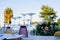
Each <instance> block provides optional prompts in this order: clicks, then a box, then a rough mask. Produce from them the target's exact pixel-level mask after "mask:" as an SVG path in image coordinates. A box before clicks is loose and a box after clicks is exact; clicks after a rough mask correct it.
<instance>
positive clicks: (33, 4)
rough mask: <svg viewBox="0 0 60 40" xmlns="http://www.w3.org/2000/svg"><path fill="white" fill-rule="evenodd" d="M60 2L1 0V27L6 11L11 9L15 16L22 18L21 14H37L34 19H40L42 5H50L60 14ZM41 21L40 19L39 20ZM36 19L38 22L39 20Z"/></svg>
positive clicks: (46, 0)
mask: <svg viewBox="0 0 60 40" xmlns="http://www.w3.org/2000/svg"><path fill="white" fill-rule="evenodd" d="M59 3H60V0H0V25H1V24H3V14H4V10H5V9H6V8H7V7H9V8H11V9H12V10H13V15H14V16H20V14H21V13H36V15H35V16H34V18H35V19H36V18H38V14H39V12H40V11H41V6H42V5H48V6H50V7H52V8H54V10H55V11H56V12H57V15H58V18H59V17H60V16H59V13H60V5H59ZM38 19H39V18H38ZM38 19H36V20H38Z"/></svg>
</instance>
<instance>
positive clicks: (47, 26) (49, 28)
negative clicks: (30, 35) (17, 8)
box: [36, 5, 58, 36]
mask: <svg viewBox="0 0 60 40" xmlns="http://www.w3.org/2000/svg"><path fill="white" fill-rule="evenodd" d="M41 9H42V11H41V12H40V17H41V18H43V19H44V20H47V22H46V21H45V22H43V23H42V24H38V25H37V26H36V31H37V32H36V33H37V35H45V36H48V35H49V36H52V35H54V33H55V32H56V31H57V26H58V24H57V23H56V22H55V21H54V19H56V17H57V16H56V12H55V11H54V9H53V8H51V7H49V6H45V5H43V6H42V8H41Z"/></svg>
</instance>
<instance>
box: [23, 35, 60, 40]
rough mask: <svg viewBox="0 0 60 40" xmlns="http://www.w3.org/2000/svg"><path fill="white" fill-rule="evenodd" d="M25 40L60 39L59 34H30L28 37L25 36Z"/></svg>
mask: <svg viewBox="0 0 60 40" xmlns="http://www.w3.org/2000/svg"><path fill="white" fill-rule="evenodd" d="M24 40H60V37H58V36H34V35H30V36H29V37H28V38H24Z"/></svg>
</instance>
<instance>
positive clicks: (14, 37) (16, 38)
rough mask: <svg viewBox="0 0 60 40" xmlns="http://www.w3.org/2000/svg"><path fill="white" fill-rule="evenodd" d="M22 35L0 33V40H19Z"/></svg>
mask: <svg viewBox="0 0 60 40" xmlns="http://www.w3.org/2000/svg"><path fill="white" fill-rule="evenodd" d="M21 36H22V35H18V34H0V40H3V39H5V38H6V39H12V40H20V38H21Z"/></svg>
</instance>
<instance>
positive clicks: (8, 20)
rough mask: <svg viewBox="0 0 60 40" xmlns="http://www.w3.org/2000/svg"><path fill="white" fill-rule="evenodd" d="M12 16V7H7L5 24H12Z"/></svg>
mask: <svg viewBox="0 0 60 40" xmlns="http://www.w3.org/2000/svg"><path fill="white" fill-rule="evenodd" d="M12 17H13V14H12V9H11V8H7V9H5V11H4V23H5V24H10V23H11V18H12Z"/></svg>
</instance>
